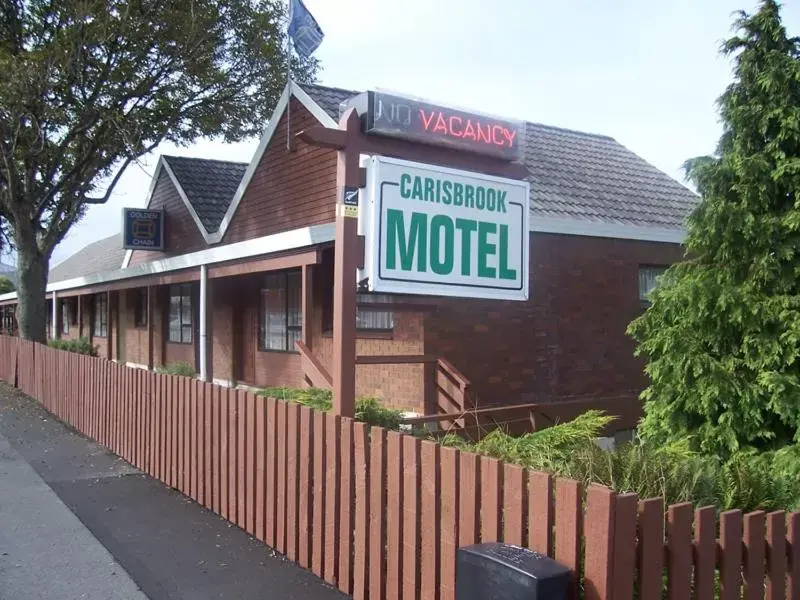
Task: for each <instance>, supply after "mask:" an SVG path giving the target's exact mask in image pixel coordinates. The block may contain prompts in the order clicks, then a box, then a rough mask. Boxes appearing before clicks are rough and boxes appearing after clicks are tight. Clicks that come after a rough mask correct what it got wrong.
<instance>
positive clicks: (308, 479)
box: [297, 406, 314, 569]
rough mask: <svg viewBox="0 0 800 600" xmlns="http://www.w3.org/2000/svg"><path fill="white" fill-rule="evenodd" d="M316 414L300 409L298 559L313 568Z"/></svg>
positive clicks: (303, 408) (303, 565)
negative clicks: (312, 535)
mask: <svg viewBox="0 0 800 600" xmlns="http://www.w3.org/2000/svg"><path fill="white" fill-rule="evenodd" d="M313 418H314V412H313V411H312V410H311V409H310V408H309V407H307V406H301V407H300V434H299V437H300V479H299V481H298V488H299V500H298V509H297V510H298V522H297V530H298V540H297V555H298V556H297V558H298V562H299V563H300V565H301V566H302V567H305V568H307V569H308V568H310V567H311V547H312V539H311V534H312V509H313V492H314V447H313V444H314V438H313V431H314V429H313V428H314V421H313Z"/></svg>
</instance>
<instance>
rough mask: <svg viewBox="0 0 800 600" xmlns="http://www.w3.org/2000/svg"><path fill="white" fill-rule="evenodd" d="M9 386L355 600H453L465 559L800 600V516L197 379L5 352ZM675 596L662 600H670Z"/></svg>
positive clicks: (13, 343)
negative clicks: (639, 490)
mask: <svg viewBox="0 0 800 600" xmlns="http://www.w3.org/2000/svg"><path fill="white" fill-rule="evenodd" d="M0 378H2V379H3V380H5V381H6V382H8V383H10V384H12V385H16V386H17V387H19V388H20V389H21V390H22V391H23V392H24V393H26V394H28V395H30V396H32V397H34V398H36V399H37V400H39V401H40V402H41V403H42V404H43V405H44V406H45V407H46V408H47V409H48V410H50V411H51V412H52V413H54V414H55V415H56V416H57V417H58V418H60V419H61V420H63V421H65V422H66V423H69V424H71V425H72V426H74V427H75V428H76V429H77V430H79V431H80V432H82V433H84V434H85V435H88V436H90V437H92V438H94V439H95V440H97V441H98V442H99V443H101V444H103V445H104V446H106V447H107V448H109V449H110V450H111V451H113V452H115V453H116V454H118V455H119V456H121V457H123V458H124V459H125V460H127V461H129V462H130V463H132V464H133V465H135V466H136V467H137V468H139V469H141V470H143V471H145V472H146V473H149V474H150V475H152V476H153V477H155V478H157V479H159V480H161V481H162V482H164V483H165V484H166V485H169V486H170V487H173V488H176V489H178V490H179V491H181V492H182V493H184V494H185V495H187V496H189V497H191V498H193V499H195V500H196V501H197V502H198V503H200V504H202V505H204V506H205V507H207V508H208V509H210V510H213V511H214V512H216V513H217V514H219V515H221V516H222V517H223V518H225V519H228V520H229V521H230V522H232V523H234V524H236V525H238V526H239V527H241V528H242V529H244V530H245V531H247V532H248V533H250V534H251V535H254V536H255V537H256V538H258V539H259V540H261V541H263V542H264V543H266V544H267V545H269V546H271V547H272V548H274V549H276V550H277V551H278V552H280V553H282V554H284V555H286V556H287V558H289V559H290V560H293V561H295V562H297V563H299V564H300V565H302V566H303V567H306V568H309V569H311V570H312V571H313V572H314V573H315V574H316V575H318V576H319V577H321V578H324V579H325V580H326V581H328V582H330V583H331V584H333V585H335V586H337V587H338V588H339V589H340V590H341V591H343V592H344V593H346V594H352V595H353V597H354V598H356V599H364V598H369V599H378V598H402V599H420V598H421V599H428V598H430V599H441V600H453V599H454V597H455V596H454V594H455V565H456V551H457V548H458V547H460V546H464V545H468V544H473V543H476V542H481V541H484V542H486V541H505V542H508V543H512V544H517V545H522V546H525V547H528V548H531V549H533V550H536V551H538V552H541V553H545V554H549V555H550V556H553V557H555V558H556V559H557V560H558V561H560V562H561V563H563V564H565V565H567V566H569V567H570V568H571V569H572V571H573V573H574V578H573V580H572V583H571V597H572V598H577V597H579V590H582V594H583V597H584V598H586V599H587V600H610V599H612V598H613V599H614V600H632V599H633V598H639V599H641V600H661V598H662V597H664V598H670V599H675V600H677V599H683V598H696V599H698V600H711V599H712V598H715V597H717V596H715V594H717V593H718V594H719V596H718V597H719V598H722V599H727V598H740V597H742V594H744V597H746V598H766V599H768V600H777V599H781V600H786V599H787V598H788V599H789V600H800V513H785V512H780V511H779V512H772V513H769V514H765V513H764V512H760V511H757V512H753V513H749V514H743V513H742V512H741V511H738V510H731V511H726V512H723V513H722V514H721V515H717V511H716V510H715V509H714V508H710V507H701V508H697V509H695V508H694V507H692V506H691V505H690V504H678V505H674V506H670V507H665V506H664V503H663V500H661V499H648V500H638V499H637V498H636V496H635V495H634V494H617V493H615V492H613V491H611V490H609V489H608V488H605V487H602V486H598V485H593V486H590V487H589V488H588V489H587V490H583V489H582V487H581V486H580V485H579V484H578V483H577V482H575V481H572V480H568V479H556V478H553V477H551V476H550V475H547V474H545V473H538V472H531V471H528V470H526V469H523V468H521V467H518V466H515V465H507V464H503V463H501V462H500V461H498V460H496V459H492V458H487V457H480V456H477V455H475V454H471V453H467V452H460V451H459V450H456V449H454V448H443V447H440V446H438V445H436V444H434V443H433V442H431V441H427V440H420V439H417V438H415V437H412V436H408V435H405V434H402V433H398V432H394V431H389V432H387V431H385V430H384V429H382V428H380V427H369V426H367V425H365V424H363V423H358V422H354V421H352V420H350V419H345V418H340V417H337V416H333V415H331V414H325V413H319V412H314V411H311V410H310V409H309V408H307V407H301V406H299V405H297V404H292V403H285V402H282V401H278V400H274V399H272V398H264V397H261V396H256V395H254V394H252V393H249V392H244V391H240V390H234V389H229V388H224V387H220V386H216V385H212V384H208V383H202V382H200V381H197V380H195V379H191V378H185V377H175V376H170V375H161V374H155V373H151V372H149V371H145V370H139V369H131V368H126V367H123V366H121V365H118V364H115V363H113V362H109V361H107V360H104V359H96V358H91V357H87V356H82V355H79V354H72V353H67V352H62V351H58V350H53V349H51V348H48V347H46V346H42V345H38V344H34V343H32V342H27V341H21V340H18V339H16V338H11V337H0ZM662 594H665V595H663V596H662Z"/></svg>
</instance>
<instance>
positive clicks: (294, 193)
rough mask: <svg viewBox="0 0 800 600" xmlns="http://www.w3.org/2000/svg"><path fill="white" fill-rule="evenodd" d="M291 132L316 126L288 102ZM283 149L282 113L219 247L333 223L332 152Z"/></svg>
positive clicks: (304, 146) (301, 109) (310, 148)
mask: <svg viewBox="0 0 800 600" xmlns="http://www.w3.org/2000/svg"><path fill="white" fill-rule="evenodd" d="M291 102H292V104H291V111H290V112H291V119H292V131H294V132H299V131H302V130H303V129H307V128H308V127H311V126H314V125H317V124H318V121H317V120H316V119H315V118H314V117H313V116H312V115H311V113H309V112H308V110H306V108H305V107H304V106H303V105H302V104H300V103H299V102H298V101H297V100H296V99H294V98H292V101H291ZM293 144H294V148H293V150H292V151H289V150H287V149H286V114H285V113H284V115H283V116H282V117H281V119H280V121H279V122H278V125H277V128H276V130H275V136H274V137H273V138H272V140H271V141H270V143H269V144H268V145H267V149H266V151H265V152H264V155H263V156H262V158H261V162H260V163H259V164H258V167H257V168H256V171H255V173H254V174H253V178H252V179H251V180H250V184H249V185H248V187H247V191H246V192H245V194H244V196H243V197H242V200H241V202H240V203H239V206H238V208H237V209H236V213H235V214H234V216H233V219H232V221H231V223H230V226H229V227H228V230H227V232H226V233H225V237H224V239H223V243H226V244H227V243H230V242H238V241H241V240H246V239H251V238H255V237H260V236H264V235H270V234H273V233H278V232H281V231H287V230H291V229H296V228H298V227H305V226H308V225H317V224H321V223H330V222H332V221H333V220H334V202H335V193H336V153H335V152H334V151H333V150H326V149H323V148H317V147H313V146H309V145H308V144H305V143H304V142H302V141H300V140H298V139H295V140H294V141H293Z"/></svg>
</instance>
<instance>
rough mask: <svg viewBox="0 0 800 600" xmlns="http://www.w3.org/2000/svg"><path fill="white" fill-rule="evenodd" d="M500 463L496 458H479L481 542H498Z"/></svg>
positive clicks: (501, 487) (500, 492)
mask: <svg viewBox="0 0 800 600" xmlns="http://www.w3.org/2000/svg"><path fill="white" fill-rule="evenodd" d="M501 475H502V471H501V469H500V461H499V460H497V459H496V458H488V457H486V456H482V457H481V495H480V507H481V509H480V518H481V541H482V542H500V541H502V539H503V536H502V535H501V534H500V519H501V515H502V503H503V483H502V478H501Z"/></svg>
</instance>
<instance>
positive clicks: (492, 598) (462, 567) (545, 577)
mask: <svg viewBox="0 0 800 600" xmlns="http://www.w3.org/2000/svg"><path fill="white" fill-rule="evenodd" d="M570 577H571V574H570V571H569V569H568V568H567V567H565V566H564V565H562V564H561V563H558V562H556V561H554V560H553V559H552V558H549V557H547V556H544V555H542V554H539V553H538V552H534V551H532V550H528V549H527V548H520V547H519V546H512V545H510V544H500V543H497V542H492V543H486V544H475V545H473V546H465V547H464V548H459V549H458V558H457V561H456V600H566V598H567V588H568V586H569V582H570Z"/></svg>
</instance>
